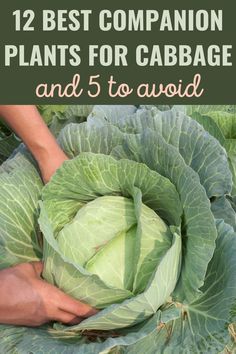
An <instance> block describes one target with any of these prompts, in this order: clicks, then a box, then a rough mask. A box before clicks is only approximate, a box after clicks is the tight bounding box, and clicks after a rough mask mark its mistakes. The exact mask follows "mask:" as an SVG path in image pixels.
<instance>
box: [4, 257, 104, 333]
mask: <svg viewBox="0 0 236 354" xmlns="http://www.w3.org/2000/svg"><path fill="white" fill-rule="evenodd" d="M42 270H43V264H42V263H41V262H32V263H23V264H18V265H16V266H14V267H11V268H7V269H4V270H1V271H0V283H1V288H0V323H4V324H14V325H23V326H31V327H35V326H40V325H42V324H44V323H46V322H50V321H58V322H63V323H66V324H77V323H79V322H81V321H82V320H83V319H84V318H86V317H89V316H92V315H95V314H96V313H97V310H95V309H93V308H92V307H90V306H89V305H86V304H83V303H81V302H80V301H77V300H74V299H73V298H71V297H70V296H68V295H66V294H64V293H63V292H62V291H61V290H59V289H58V288H56V287H54V286H53V285H51V284H48V283H47V282H46V281H44V280H43V279H42V278H41V273H42Z"/></svg>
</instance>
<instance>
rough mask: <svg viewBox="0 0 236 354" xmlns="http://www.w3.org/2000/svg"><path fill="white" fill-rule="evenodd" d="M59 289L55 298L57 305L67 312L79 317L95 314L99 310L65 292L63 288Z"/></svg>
mask: <svg viewBox="0 0 236 354" xmlns="http://www.w3.org/2000/svg"><path fill="white" fill-rule="evenodd" d="M55 289H56V290H57V296H56V298H54V299H55V301H56V305H57V306H58V308H59V309H61V310H62V311H65V312H69V313H71V314H74V315H76V316H78V317H89V316H93V315H95V314H96V313H97V312H98V311H97V310H96V309H94V308H92V307H91V306H90V305H87V304H84V303H82V302H80V301H78V300H75V299H73V298H72V297H70V296H68V295H66V294H64V293H63V292H62V291H61V290H59V289H57V288H55Z"/></svg>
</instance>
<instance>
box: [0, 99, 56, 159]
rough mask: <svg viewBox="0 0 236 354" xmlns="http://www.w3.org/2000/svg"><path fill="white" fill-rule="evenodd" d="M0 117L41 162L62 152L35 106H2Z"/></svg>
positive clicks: (0, 107)
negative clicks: (50, 155)
mask: <svg viewBox="0 0 236 354" xmlns="http://www.w3.org/2000/svg"><path fill="white" fill-rule="evenodd" d="M0 116H2V117H3V118H4V120H5V122H6V123H7V124H8V125H9V126H10V127H11V128H12V129H13V130H14V131H15V133H16V134H17V135H18V136H19V137H20V138H21V139H22V140H23V141H24V143H25V144H26V145H27V147H28V148H29V150H30V151H31V153H32V154H33V155H34V157H35V159H36V160H37V161H38V162H40V161H41V160H43V159H47V158H48V156H49V154H54V153H58V151H59V150H60V148H59V146H58V145H57V143H56V140H55V138H54V137H53V135H52V134H51V132H50V131H49V129H48V127H47V126H46V124H45V123H44V121H43V120H42V118H41V116H40V114H39V112H38V110H37V108H36V107H35V106H16V105H14V106H0Z"/></svg>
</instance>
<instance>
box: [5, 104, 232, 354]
mask: <svg viewBox="0 0 236 354" xmlns="http://www.w3.org/2000/svg"><path fill="white" fill-rule="evenodd" d="M186 109H187V110H189V109H190V107H187V108H186V107H176V106H174V107H172V108H171V109H170V110H166V111H163V112H162V111H160V110H159V109H158V107H152V106H145V107H144V106H141V107H139V108H138V109H136V108H135V107H132V106H95V107H94V108H93V111H92V112H91V114H90V115H89V117H88V119H87V122H83V123H80V124H78V123H77V124H75V123H72V124H67V125H66V126H65V127H64V128H63V129H62V130H61V132H60V134H59V137H58V142H59V144H60V145H61V147H62V148H63V150H64V151H65V152H66V153H67V155H68V156H69V157H70V158H71V160H69V161H67V162H65V163H64V164H63V166H62V167H61V168H60V169H59V170H58V171H57V172H56V174H55V175H54V176H53V178H52V179H51V181H50V182H49V183H48V184H47V185H46V186H45V187H43V186H42V182H41V180H40V178H39V174H38V172H37V169H36V168H35V166H34V164H33V162H32V161H31V160H30V157H29V156H28V155H27V153H26V152H25V151H18V152H17V153H16V154H15V156H14V157H13V158H11V159H10V160H8V161H7V162H5V163H4V164H3V165H2V166H1V170H0V172H1V174H0V180H1V183H0V196H1V198H0V245H1V248H0V252H1V263H0V264H1V267H2V268H3V267H6V266H8V265H10V264H15V263H19V262H22V261H24V260H26V259H27V260H30V259H32V260H33V259H40V258H41V257H42V254H43V258H44V261H45V269H44V274H43V276H44V277H45V279H46V280H47V281H49V282H51V283H53V284H55V285H57V286H59V287H60V288H61V289H63V291H65V292H67V293H69V294H70V295H72V296H74V297H75V298H78V299H80V300H82V301H85V302H87V303H89V304H91V305H93V306H96V307H97V308H99V309H100V312H99V313H98V314H97V315H95V316H94V317H91V318H89V319H87V320H84V321H83V322H81V323H80V324H79V325H77V326H69V327H68V326H62V325H60V324H54V326H53V327H51V326H44V327H41V328H39V329H26V328H22V327H21V328H14V327H11V326H0V343H1V348H2V350H3V351H4V352H6V353H7V352H10V351H9V350H10V348H12V347H13V346H14V353H27V350H29V348H30V352H32V353H44V352H53V353H58V352H63V351H64V352H66V353H83V354H86V353H91V354H92V353H93V354H94V353H113V354H114V353H140V354H143V353H150V354H151V353H153V354H154V353H155V354H156V353H163V352H164V353H206V352H210V353H218V352H220V351H221V350H223V349H224V347H225V346H226V345H227V344H228V343H229V340H230V336H229V332H228V328H227V327H228V325H229V324H230V322H231V321H233V320H234V311H235V299H236V272H235V271H234V269H235V266H236V234H235V231H234V228H235V196H233V195H232V193H231V192H232V190H233V191H234V190H235V189H234V188H235V185H234V186H233V183H232V172H233V169H232V166H233V168H235V164H234V160H231V161H232V166H231V168H230V167H229V163H228V161H229V160H228V159H229V158H230V156H229V155H227V152H226V150H225V149H224V147H223V146H222V144H223V145H224V142H225V140H224V141H223V140H221V135H222V137H223V136H224V134H223V133H222V131H221V133H222V134H221V135H220V130H219V129H218V132H216V131H217V130H216V127H218V124H219V123H218V121H217V120H214V122H215V123H216V126H215V125H214V123H212V125H211V127H210V128H208V129H207V127H206V125H205V121H204V119H202V118H199V119H197V118H196V117H197V116H199V115H200V113H199V109H196V107H191V112H190V111H187V113H188V114H190V115H191V116H192V118H191V117H190V116H188V115H187V114H186ZM197 110H198V114H196V113H194V112H195V111H197ZM211 111H212V109H211ZM230 114H231V113H230ZM208 116H209V114H208ZM212 117H213V115H212ZM196 119H197V120H198V122H200V123H201V124H202V125H201V124H199V123H198V122H196ZM203 126H204V127H203ZM207 130H209V132H208V131H207ZM214 132H216V133H214ZM217 134H218V135H217ZM216 137H218V140H217V139H216ZM222 139H223V138H222ZM12 193H14V199H12V198H11V195H12ZM39 199H41V201H40V203H39V208H38V204H37V203H38V200H39ZM16 201H18V202H17V203H16ZM6 205H7V211H6ZM222 206H223V207H222ZM9 220H10V221H11V222H10V223H9ZM38 222H39V226H40V229H41V232H42V234H43V250H42V249H41V248H40V244H41V242H40V232H39V227H38Z"/></svg>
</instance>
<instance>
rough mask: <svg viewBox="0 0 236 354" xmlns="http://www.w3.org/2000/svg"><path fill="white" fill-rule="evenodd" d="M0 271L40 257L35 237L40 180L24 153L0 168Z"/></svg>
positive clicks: (39, 247) (40, 253)
mask: <svg viewBox="0 0 236 354" xmlns="http://www.w3.org/2000/svg"><path fill="white" fill-rule="evenodd" d="M0 185H1V188H0V255H1V257H0V268H5V267H7V266H10V265H13V264H17V263H21V262H24V261H25V262H27V261H35V260H38V259H39V258H41V257H42V248H41V246H40V244H39V235H38V231H39V230H38V226H37V225H38V224H37V217H38V207H37V203H38V199H39V196H40V192H41V189H42V181H41V178H40V176H39V174H38V172H37V170H36V168H35V167H34V165H33V164H32V162H31V160H30V159H29V158H28V157H27V155H25V154H24V153H21V152H18V153H16V154H15V156H14V157H13V158H12V159H9V160H7V161H6V162H4V163H3V165H2V166H1V168H0Z"/></svg>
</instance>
